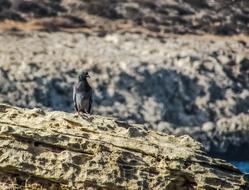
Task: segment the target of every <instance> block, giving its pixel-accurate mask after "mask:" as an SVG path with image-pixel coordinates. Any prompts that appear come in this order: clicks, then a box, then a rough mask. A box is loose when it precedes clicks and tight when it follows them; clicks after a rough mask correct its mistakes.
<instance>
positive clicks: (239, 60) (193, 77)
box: [0, 32, 249, 160]
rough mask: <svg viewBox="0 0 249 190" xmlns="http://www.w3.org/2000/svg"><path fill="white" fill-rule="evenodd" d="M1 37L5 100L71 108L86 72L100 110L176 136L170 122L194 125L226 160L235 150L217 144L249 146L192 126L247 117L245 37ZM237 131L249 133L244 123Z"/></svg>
mask: <svg viewBox="0 0 249 190" xmlns="http://www.w3.org/2000/svg"><path fill="white" fill-rule="evenodd" d="M0 41H1V44H2V45H1V46H0V85H1V88H0V102H5V103H9V104H11V105H16V106H21V107H29V108H32V107H41V108H46V109H53V110H62V111H68V112H71V111H72V110H73V107H72V85H73V83H74V82H75V81H76V80H77V73H78V72H80V71H81V70H85V69H86V70H89V71H90V73H91V80H92V81H91V82H92V85H93V86H94V89H95V97H94V113H96V114H101V115H111V116H114V117H118V118H120V119H123V120H127V121H129V122H134V123H146V124H148V125H149V126H151V127H152V128H154V129H155V130H160V131H163V132H165V133H173V134H175V132H174V129H172V128H171V127H168V126H172V125H174V126H176V127H184V126H189V127H190V128H189V129H187V128H186V130H185V129H184V131H185V132H186V133H188V134H191V135H192V136H193V137H195V138H196V139H198V140H200V141H201V142H202V143H203V144H204V145H205V146H206V149H207V150H210V151H211V150H220V151H218V152H219V154H218V153H217V152H216V153H217V155H216V156H221V155H222V158H226V157H227V158H230V157H232V155H233V154H234V150H233V149H232V148H220V144H226V145H227V143H233V144H234V143H235V142H236V143H237V144H236V148H237V149H236V150H238V151H240V149H241V150H244V149H245V148H243V147H246V146H244V144H248V140H247V139H248V138H241V140H239V141H238V140H236V141H233V140H228V138H224V136H223V135H222V134H223V133H220V132H215V133H209V134H211V136H210V135H208V136H209V138H206V137H205V138H203V135H202V134H203V133H205V132H203V133H202V134H200V133H197V132H196V133H193V131H195V130H192V129H193V128H192V127H196V128H195V129H198V128H197V127H199V129H198V130H202V129H201V128H202V127H201V126H204V125H206V123H209V122H211V123H212V125H214V126H216V125H218V124H217V122H218V121H219V120H221V119H222V120H226V119H227V120H229V121H231V122H232V121H233V120H234V122H235V121H236V120H237V119H236V118H237V116H239V115H244V117H245V118H246V117H249V116H248V111H249V86H248V85H249V67H248V65H249V41H248V38H247V37H243V36H235V37H229V38H226V37H217V36H174V35H166V36H165V37H163V38H153V37H148V36H145V35H143V34H141V35H138V34H136V35H135V34H120V33H118V32H117V33H116V34H108V35H106V36H104V37H99V36H94V35H90V36H88V35H85V34H80V33H73V34H68V33H63V32H58V33H44V32H35V33H22V32H20V33H9V34H8V33H5V34H1V35H0ZM228 126H231V125H228ZM246 126H247V125H246ZM200 127H201V128H200ZM231 127H232V126H231ZM173 128H174V127H173ZM204 128H205V127H204ZM219 129H220V127H219V128H218V129H217V130H218V131H219ZM237 131H238V133H239V134H237V135H239V136H245V137H246V136H247V134H248V129H246V128H245V127H244V125H242V123H239V125H238V127H237ZM234 132H235V131H233V132H232V133H234ZM178 133H180V132H179V131H177V133H176V134H178ZM180 134H183V133H180ZM212 135H214V136H212ZM217 136H218V139H219V140H218V141H219V143H217V142H215V141H216V140H215V139H216V138H217ZM207 139H209V140H210V141H211V142H206V140H207ZM209 143H211V144H213V145H215V147H214V148H210V147H213V146H210V145H209ZM227 147H230V146H227ZM221 151H222V152H223V153H222V154H220V153H221ZM224 151H226V152H224ZM240 152H241V151H240ZM247 155H249V154H247ZM236 156H237V159H242V160H243V159H244V160H245V159H246V157H245V155H243V154H239V155H238V154H236ZM233 157H234V156H233ZM237 159H236V160H237Z"/></svg>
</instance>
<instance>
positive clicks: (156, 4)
mask: <svg viewBox="0 0 249 190" xmlns="http://www.w3.org/2000/svg"><path fill="white" fill-rule="evenodd" d="M248 5H249V3H248V1H247V0H236V1H234V0H226V1H224V0H212V1H210V0H202V1H201V2H200V1H197V0H185V1H183V0H175V1H173V0H166V1H165V0H157V1H148V0H134V1H130V0H122V1H117V0H103V1H98V0H92V1H86V0H70V1H68V0H60V1H54V0H46V1H38V0H29V1H25V0H1V1H0V20H2V21H4V20H5V21H6V20H14V21H18V22H23V23H24V22H30V21H31V23H33V24H34V25H33V29H34V28H35V29H38V30H39V29H42V30H49V31H51V30H52V31H54V30H65V29H68V28H82V27H87V28H88V27H90V28H95V31H98V33H99V34H103V33H106V32H113V31H117V30H127V29H128V31H132V30H133V29H134V27H138V29H139V28H140V27H141V28H142V29H146V30H149V31H152V32H155V33H160V34H161V33H168V32H171V33H178V34H186V33H189V34H193V33H194V34H203V33H213V34H219V35H232V34H239V33H246V34H248V31H249V28H248V20H249V17H248ZM120 21H121V22H120ZM37 25H40V27H38V28H37ZM27 26H28V27H30V25H27ZM24 28H25V27H22V26H21V25H15V26H12V28H11V27H10V28H9V29H14V30H16V29H24ZM26 29H27V28H26Z"/></svg>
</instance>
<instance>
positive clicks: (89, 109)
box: [87, 95, 93, 113]
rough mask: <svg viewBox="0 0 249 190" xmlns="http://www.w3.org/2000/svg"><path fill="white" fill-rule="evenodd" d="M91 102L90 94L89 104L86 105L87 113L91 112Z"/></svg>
mask: <svg viewBox="0 0 249 190" xmlns="http://www.w3.org/2000/svg"><path fill="white" fill-rule="evenodd" d="M92 102H93V100H92V95H91V96H90V97H89V106H88V110H87V112H88V113H91V110H92Z"/></svg>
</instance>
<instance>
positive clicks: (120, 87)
mask: <svg viewBox="0 0 249 190" xmlns="http://www.w3.org/2000/svg"><path fill="white" fill-rule="evenodd" d="M115 87H116V89H115V92H114V93H113V96H109V95H108V92H107V89H106V88H103V89H104V91H102V93H104V94H106V95H104V96H103V98H105V99H109V100H110V101H109V104H108V106H111V105H113V104H114V101H116V102H118V103H119V104H120V105H122V104H126V107H129V104H131V102H134V100H135V102H134V103H133V106H134V108H135V110H136V111H134V112H132V111H131V112H130V114H129V116H128V119H135V120H136V121H137V122H146V121H152V122H153V123H156V124H158V123H159V122H160V121H161V120H165V121H169V122H172V123H174V124H177V125H186V124H188V125H198V124H200V123H203V122H206V121H208V114H207V113H205V112H204V111H202V110H201V109H199V108H198V106H197V105H196V103H195V100H196V98H197V97H198V96H201V95H202V94H203V88H202V87H201V86H200V85H198V84H197V81H196V80H195V79H191V78H190V77H188V76H186V75H183V74H181V73H178V72H176V71H175V70H164V69H162V70H158V71H156V72H154V73H151V72H149V71H148V70H144V71H139V70H137V73H136V75H134V76H132V75H129V74H127V73H125V72H123V73H121V74H120V75H119V80H118V81H117V82H116V84H115ZM113 100H114V101H113ZM98 101H99V103H100V104H101V101H102V100H101V99H98ZM120 107H121V106H120ZM121 117H123V118H122V119H127V117H126V116H121Z"/></svg>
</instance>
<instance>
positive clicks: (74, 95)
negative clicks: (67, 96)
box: [73, 85, 79, 111]
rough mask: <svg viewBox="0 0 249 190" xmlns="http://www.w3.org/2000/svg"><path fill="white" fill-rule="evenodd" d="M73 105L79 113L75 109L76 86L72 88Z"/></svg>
mask: <svg viewBox="0 0 249 190" xmlns="http://www.w3.org/2000/svg"><path fill="white" fill-rule="evenodd" d="M73 104H74V108H75V110H76V111H79V110H78V108H77V103H76V85H74V87H73Z"/></svg>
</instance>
